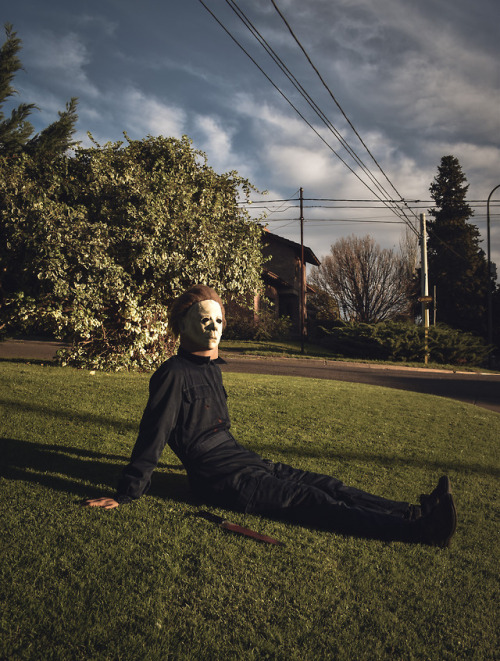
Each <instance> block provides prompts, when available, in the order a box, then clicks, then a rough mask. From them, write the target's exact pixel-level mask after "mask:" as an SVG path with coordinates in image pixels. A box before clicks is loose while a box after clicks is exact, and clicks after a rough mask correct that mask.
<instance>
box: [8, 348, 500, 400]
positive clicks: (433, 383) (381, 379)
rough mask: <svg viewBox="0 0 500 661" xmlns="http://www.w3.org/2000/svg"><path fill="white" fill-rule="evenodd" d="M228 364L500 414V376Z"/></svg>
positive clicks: (21, 353) (16, 353)
mask: <svg viewBox="0 0 500 661" xmlns="http://www.w3.org/2000/svg"><path fill="white" fill-rule="evenodd" d="M61 346H63V345H62V344H60V343H57V342H41V341H27V340H8V341H6V342H0V359H2V358H4V359H15V358H18V359H23V360H42V361H51V360H52V359H53V357H54V354H55V352H56V351H57V349H58V348H59V347H61ZM222 356H223V358H224V359H225V360H226V361H227V365H223V366H222V371H223V372H244V373H247V374H274V375H278V376H279V375H283V376H303V377H312V378H315V379H333V380H335V381H349V382H351V383H368V384H370V385H375V386H385V387H386V388H399V389H400V390H410V391H414V392H421V393H427V394H430V395H440V396H441V397H450V398H452V399H458V400H460V401H462V402H467V403H468V404H474V405H476V406H481V407H483V408H486V409H490V410H491V411H496V412H497V413H500V374H477V373H473V372H456V373H453V372H449V371H445V370H426V369H416V368H407V367H390V366H385V365H374V364H371V365H366V364H361V363H342V362H335V361H325V360H316V359H302V358H267V357H266V358H257V357H250V356H240V355H232V354H231V353H229V352H227V351H226V352H224V351H223V352H222Z"/></svg>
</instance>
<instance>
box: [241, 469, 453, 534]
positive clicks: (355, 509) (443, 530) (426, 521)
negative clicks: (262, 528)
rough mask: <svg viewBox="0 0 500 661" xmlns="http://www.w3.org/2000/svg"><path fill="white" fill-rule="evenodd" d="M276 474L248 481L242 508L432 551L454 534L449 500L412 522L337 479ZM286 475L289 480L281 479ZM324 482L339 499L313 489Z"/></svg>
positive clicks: (400, 509)
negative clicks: (428, 546) (248, 495)
mask: <svg viewBox="0 0 500 661" xmlns="http://www.w3.org/2000/svg"><path fill="white" fill-rule="evenodd" d="M276 473H277V474H278V475H281V477H277V476H276V475H275V474H274V473H272V472H269V473H266V472H261V473H259V474H258V475H256V474H255V473H253V474H251V475H248V479H249V480H250V482H249V484H248V485H246V486H248V487H251V490H252V497H251V498H250V499H249V501H248V503H247V505H246V508H245V509H246V511H247V512H252V513H256V514H264V515H267V516H272V517H274V518H278V519H282V520H286V521H289V522H292V523H298V524H301V525H305V526H313V527H318V528H321V529H324V530H330V531H332V532H337V533H341V534H346V535H355V536H359V537H367V538H374V539H381V540H385V541H402V542H422V543H425V544H431V545H434V546H448V544H449V540H450V539H451V536H452V535H453V533H454V532H455V527H456V511H455V507H454V503H453V499H452V498H451V495H449V494H447V495H446V498H444V500H443V502H442V503H438V504H437V505H436V507H435V508H434V509H433V510H432V512H430V513H429V514H428V515H427V516H426V517H424V518H419V519H414V518H413V517H412V516H411V511H412V510H411V506H410V505H409V504H408V503H399V502H398V501H387V500H386V499H377V497H376V496H372V495H371V494H366V493H365V492H362V491H360V490H357V489H356V490H354V492H355V493H353V492H351V491H350V488H349V487H345V485H343V484H342V483H339V481H338V480H335V478H328V477H327V476H322V475H319V474H318V475H317V474H314V473H308V472H307V471H297V470H296V469H290V467H287V466H285V467H284V466H282V465H281V466H279V467H278V468H277V471H276ZM286 474H288V475H289V476H290V479H284V476H285V475H286ZM328 480H332V481H331V482H328V489H329V490H333V491H334V492H337V493H338V494H339V495H341V496H342V499H337V498H336V497H335V495H334V494H331V493H327V491H326V490H325V489H324V488H318V487H317V486H315V485H314V484H311V482H315V483H316V484H320V485H322V486H323V487H325V484H327V481H328ZM248 491H250V488H249V489H248ZM346 494H349V496H348V497H347V495H346ZM349 498H351V502H348V501H349ZM373 499H375V501H374V500H373ZM374 502H375V504H376V507H373V503H374ZM363 503H365V504H363ZM389 504H390V505H389ZM393 504H394V506H393Z"/></svg>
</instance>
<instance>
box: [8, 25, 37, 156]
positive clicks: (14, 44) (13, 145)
mask: <svg viewBox="0 0 500 661" xmlns="http://www.w3.org/2000/svg"><path fill="white" fill-rule="evenodd" d="M5 35H6V37H7V40H6V41H5V43H4V44H3V46H2V48H1V49H0V153H1V154H12V153H14V152H17V151H19V150H21V149H22V147H23V146H24V145H25V144H26V142H27V141H28V139H29V137H30V136H31V134H32V133H33V126H32V125H31V124H30V123H29V122H28V119H27V118H28V117H29V115H30V114H31V111H32V110H33V109H34V108H36V106H35V105H34V104H33V103H29V104H28V103H21V104H20V105H19V106H18V107H17V108H14V109H13V110H12V113H11V115H10V117H5V115H4V113H3V112H2V106H3V105H4V103H5V101H6V100H7V99H8V98H10V97H11V96H14V94H17V91H16V90H15V89H14V87H13V86H12V81H13V80H14V76H15V75H16V73H17V71H19V69H22V64H21V60H20V59H19V58H18V57H17V53H18V51H19V50H20V49H21V40H20V39H19V38H18V37H17V34H16V32H13V30H12V25H10V24H9V23H6V25H5Z"/></svg>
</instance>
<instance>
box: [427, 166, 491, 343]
mask: <svg viewBox="0 0 500 661" xmlns="http://www.w3.org/2000/svg"><path fill="white" fill-rule="evenodd" d="M466 182H467V179H466V178H465V175H464V173H463V172H462V168H461V166H460V163H459V161H458V159H457V158H455V157H454V156H443V158H442V159H441V164H440V165H439V167H438V173H437V176H436V177H435V179H434V181H433V182H432V184H431V186H430V193H431V197H432V199H433V200H434V202H435V203H436V207H434V208H433V209H431V210H430V215H431V216H432V218H431V219H430V220H429V223H428V230H429V237H428V244H427V246H428V248H427V250H428V263H429V283H430V285H431V287H432V286H436V298H437V306H438V307H437V311H438V320H439V321H441V322H443V323H446V324H448V325H450V326H452V327H454V328H459V329H461V330H465V331H473V332H476V333H480V334H484V333H485V331H486V306H487V291H488V277H490V276H489V274H488V268H487V261H486V258H485V254H484V251H483V250H482V249H481V248H480V245H479V243H480V239H479V230H478V229H477V227H476V226H475V225H473V224H472V223H470V222H468V220H469V218H471V217H472V215H473V211H472V209H471V207H470V206H469V205H468V204H467V202H466V195H467V190H468V188H469V187H468V185H467V184H466Z"/></svg>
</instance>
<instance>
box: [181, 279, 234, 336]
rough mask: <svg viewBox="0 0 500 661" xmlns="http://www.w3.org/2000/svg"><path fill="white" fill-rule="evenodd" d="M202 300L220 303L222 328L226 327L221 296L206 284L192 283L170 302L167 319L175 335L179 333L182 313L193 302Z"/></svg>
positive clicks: (185, 311)
mask: <svg viewBox="0 0 500 661" xmlns="http://www.w3.org/2000/svg"><path fill="white" fill-rule="evenodd" d="M202 301H215V302H216V303H218V304H219V305H220V308H221V310H222V328H223V329H224V328H225V327H226V314H225V311H224V303H223V302H222V299H221V297H220V296H219V294H218V293H217V292H216V291H215V289H212V287H208V286H207V285H194V287H191V288H190V289H188V290H187V291H185V292H184V293H183V294H181V295H180V296H179V297H178V298H176V299H175V301H174V302H173V304H172V307H171V308H170V314H169V320H170V330H171V331H172V333H173V334H174V336H175V337H179V335H180V332H181V331H180V323H181V321H182V318H183V317H184V315H186V314H187V311H188V310H189V308H190V307H192V306H193V305H194V304H195V303H201V302H202Z"/></svg>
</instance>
